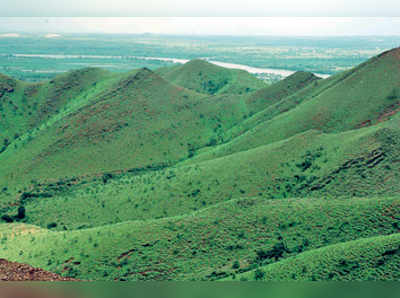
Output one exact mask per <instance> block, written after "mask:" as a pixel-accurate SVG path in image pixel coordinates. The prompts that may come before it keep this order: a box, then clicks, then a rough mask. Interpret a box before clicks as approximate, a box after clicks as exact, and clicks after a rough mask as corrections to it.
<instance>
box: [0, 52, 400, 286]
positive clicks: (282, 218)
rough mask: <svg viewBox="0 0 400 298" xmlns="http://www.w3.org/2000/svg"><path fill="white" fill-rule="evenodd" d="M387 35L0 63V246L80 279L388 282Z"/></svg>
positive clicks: (393, 188)
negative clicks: (252, 49) (372, 50)
mask: <svg viewBox="0 0 400 298" xmlns="http://www.w3.org/2000/svg"><path fill="white" fill-rule="evenodd" d="M399 111H400V49H393V50H391V51H388V52H384V53H382V54H381V55H379V56H376V57H374V58H372V59H370V60H368V61H366V62H364V63H363V64H361V65H359V66H358V67H355V68H353V69H351V70H348V71H345V72H342V73H339V74H336V75H334V76H331V77H330V78H327V79H321V78H319V77H317V76H315V75H314V74H312V73H308V72H297V73H295V74H293V75H291V76H289V77H288V78H286V79H284V80H282V81H280V82H278V83H275V84H273V85H267V84H266V83H265V82H264V81H262V80H259V79H257V78H256V77H254V76H253V75H251V74H249V73H247V72H245V71H242V70H234V69H225V68H223V67H220V66H216V65H213V64H211V63H208V62H206V61H203V60H193V61H190V62H188V63H186V64H184V65H178V66H171V67H165V68H160V69H158V70H155V71H152V70H150V69H147V68H142V69H137V70H133V71H131V72H129V73H111V72H108V71H105V70H102V69H97V68H86V69H82V70H78V71H72V72H68V73H65V74H62V75H60V76H57V77H56V78H54V79H52V80H49V81H43V82H39V83H28V82H24V81H19V80H15V79H13V78H11V77H8V76H5V75H0V217H1V223H0V242H1V246H0V257H1V258H5V259H7V260H9V261H12V262H19V263H24V264H30V265H31V266H33V267H40V268H43V269H44V270H46V271H50V272H54V273H56V274H59V275H61V276H63V277H68V278H76V279H80V280H229V279H230V280H232V279H235V280H285V281H287V280H399V279H400V273H399V272H400V267H399V264H400V240H399V231H400V113H398V112H399Z"/></svg>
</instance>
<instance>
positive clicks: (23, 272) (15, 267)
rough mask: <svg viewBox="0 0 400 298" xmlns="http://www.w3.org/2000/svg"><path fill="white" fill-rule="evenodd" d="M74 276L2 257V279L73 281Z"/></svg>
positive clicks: (0, 264) (0, 267)
mask: <svg viewBox="0 0 400 298" xmlns="http://www.w3.org/2000/svg"><path fill="white" fill-rule="evenodd" d="M73 280H74V279H72V278H66V277H62V276H60V275H58V274H55V273H52V272H48V271H45V270H43V269H39V268H33V267H31V266H29V265H25V264H20V263H14V262H9V261H7V260H4V259H0V281H73Z"/></svg>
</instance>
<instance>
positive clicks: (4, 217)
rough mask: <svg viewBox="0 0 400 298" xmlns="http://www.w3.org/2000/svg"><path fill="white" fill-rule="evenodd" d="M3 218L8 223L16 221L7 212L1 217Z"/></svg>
mask: <svg viewBox="0 0 400 298" xmlns="http://www.w3.org/2000/svg"><path fill="white" fill-rule="evenodd" d="M1 220H3V221H5V222H7V223H12V222H14V220H13V219H12V217H11V216H9V215H8V214H5V215H3V216H2V217H1Z"/></svg>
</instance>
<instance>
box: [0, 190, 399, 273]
mask: <svg viewBox="0 0 400 298" xmlns="http://www.w3.org/2000/svg"><path fill="white" fill-rule="evenodd" d="M398 206H399V198H388V197H387V198H353V199H340V200H325V199H322V198H318V199H310V198H308V199H291V200H272V201H271V200H265V199H263V198H248V199H240V200H233V201H230V202H226V203H224V204H219V205H215V206H212V207H209V208H206V209H204V210H202V211H198V212H195V213H188V214H186V215H184V216H179V217H172V218H165V219H159V220H145V221H133V222H124V223H120V224H115V225H108V226H101V227H98V228H94V229H84V230H74V231H61V232H52V231H49V230H46V229H38V228H37V227H34V226H25V225H21V224H13V225H11V226H9V225H6V226H5V227H2V225H0V234H1V235H0V239H2V240H1V241H2V245H1V247H0V251H1V255H2V257H4V258H7V259H9V260H11V261H18V262H23V263H28V264H31V265H33V266H36V267H40V268H44V269H46V270H49V271H52V272H55V273H59V274H61V275H64V276H70V277H76V278H80V279H92V280H93V279H94V280H114V279H117V280H152V279H156V280H165V279H174V280H188V279H195V280H215V279H218V278H222V277H227V276H228V275H229V274H231V273H233V272H235V271H236V270H237V269H238V268H236V267H237V265H234V264H235V263H236V261H237V260H238V261H239V269H242V270H250V269H252V268H255V267H257V266H260V265H262V264H267V263H271V262H275V261H276V260H280V259H286V258H288V257H291V256H294V255H297V254H299V253H301V252H303V251H312V250H313V249H315V248H320V247H323V246H327V245H332V244H336V243H340V242H347V241H352V240H356V239H359V238H364V237H365V238H368V237H374V236H378V235H390V234H392V233H396V232H398V228H399V227H398V225H397V224H398V221H397V220H396V218H398V217H399V210H400V209H399V208H398Z"/></svg>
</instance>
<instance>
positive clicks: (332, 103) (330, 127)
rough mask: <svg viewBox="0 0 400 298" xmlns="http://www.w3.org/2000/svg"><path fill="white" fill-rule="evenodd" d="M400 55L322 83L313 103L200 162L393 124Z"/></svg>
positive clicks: (381, 58)
mask: <svg viewBox="0 0 400 298" xmlns="http://www.w3.org/2000/svg"><path fill="white" fill-rule="evenodd" d="M399 53H400V48H398V49H394V50H392V51H389V52H386V53H384V54H382V55H380V56H378V57H374V58H372V59H370V60H369V61H367V62H365V63H364V64H362V65H360V66H358V67H356V68H355V69H352V70H349V71H347V72H344V73H341V74H338V75H336V76H333V77H331V78H329V79H327V80H324V81H322V82H321V83H319V82H317V89H316V90H314V92H311V94H310V95H309V97H308V98H306V99H304V98H301V97H300V100H301V101H302V104H299V105H296V107H295V108H292V109H290V110H289V111H288V112H285V111H282V112H283V113H279V114H275V115H274V117H273V118H271V119H267V120H266V121H264V122H261V123H260V124H258V125H257V126H255V127H253V128H252V129H250V130H248V131H246V133H244V134H242V135H240V136H239V137H237V138H235V139H234V140H232V142H230V143H227V144H226V145H222V146H220V147H217V148H216V149H215V150H214V151H212V152H210V153H206V154H204V155H203V156H201V157H199V160H206V159H209V158H214V157H216V156H223V155H226V154H231V153H234V152H239V151H243V150H247V149H250V148H255V147H257V146H260V145H264V144H270V143H273V142H276V141H280V140H283V139H286V138H288V137H291V136H293V135H295V134H298V133H301V132H304V131H307V130H309V129H318V130H322V131H323V132H340V131H347V130H351V129H357V128H361V127H364V126H370V125H373V124H376V123H379V122H382V121H385V120H387V119H389V118H391V117H392V116H393V115H394V114H396V113H397V112H398V111H399V110H400V109H399V104H400V98H399V97H398V88H399V86H398V82H399V81H400V72H399V67H400V58H399V57H400V54H399ZM318 85H322V86H318ZM321 88H322V91H321ZM320 91H321V92H320ZM355 109H356V110H355ZM355 111H356V112H355ZM280 112H281V111H280ZM256 116H257V115H256ZM255 122H256V123H257V121H255Z"/></svg>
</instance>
